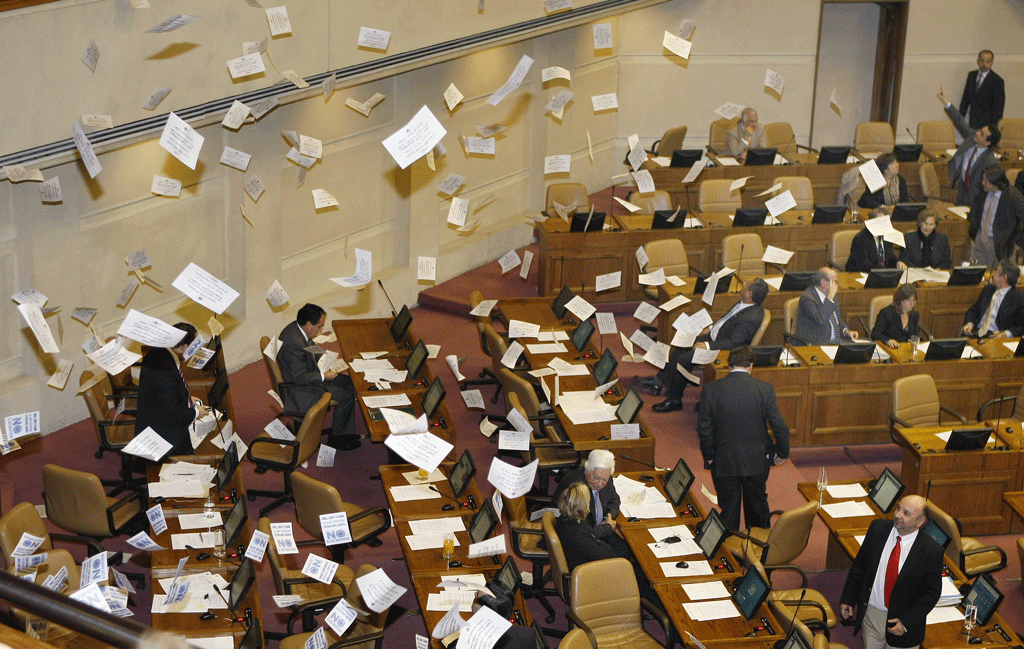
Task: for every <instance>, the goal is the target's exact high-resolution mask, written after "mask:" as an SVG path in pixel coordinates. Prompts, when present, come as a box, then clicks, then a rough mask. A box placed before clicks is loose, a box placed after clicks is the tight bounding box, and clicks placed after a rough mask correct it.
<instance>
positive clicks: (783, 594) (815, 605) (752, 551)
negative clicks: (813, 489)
mask: <svg viewBox="0 0 1024 649" xmlns="http://www.w3.org/2000/svg"><path fill="white" fill-rule="evenodd" d="M815 504H817V503H815ZM759 553H760V549H758V548H754V547H748V548H746V552H745V553H744V554H742V555H741V556H740V557H739V560H740V561H741V562H742V563H743V565H745V566H747V567H748V568H749V569H750V570H757V571H758V572H760V573H761V576H762V577H764V578H765V579H766V580H768V582H769V583H771V575H772V573H773V572H775V571H778V570H782V571H786V572H795V573H797V574H799V575H800V578H801V584H800V587H799V588H787V589H773V590H772V592H771V593H769V595H768V606H769V608H771V609H772V612H773V613H775V614H776V616H778V618H779V621H784V622H785V623H786V628H788V627H789V622H790V620H792V619H793V618H794V617H795V616H799V618H798V620H799V621H800V622H801V623H802V624H806V625H808V627H809V628H815V629H819V630H821V631H824V632H825V633H826V634H827V633H828V630H829V629H833V628H835V626H836V624H837V623H838V622H839V618H838V617H836V614H835V611H833V610H832V607H831V606H830V605H829V603H828V599H827V598H826V597H825V596H824V595H822V594H821V593H820V592H818V591H816V590H814V589H813V588H807V575H806V574H805V573H804V571H803V570H801V569H800V568H798V567H797V566H794V565H791V564H786V565H782V566H777V567H774V568H768V569H766V568H765V566H764V565H763V564H762V563H761V562H760V561H759V560H758V558H757V555H758V554H759ZM798 604H799V606H800V611H799V612H797V610H796V607H797V605H798Z"/></svg>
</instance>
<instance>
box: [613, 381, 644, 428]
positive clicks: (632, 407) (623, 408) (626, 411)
mask: <svg viewBox="0 0 1024 649" xmlns="http://www.w3.org/2000/svg"><path fill="white" fill-rule="evenodd" d="M643 406H644V401H643V399H641V398H640V394H639V393H638V392H637V391H636V389H635V388H630V389H629V392H627V393H626V396H624V397H622V401H620V402H619V407H618V408H616V409H615V416H616V417H618V419H619V421H620V422H621V423H623V424H632V423H633V420H634V419H636V416H637V413H639V412H640V408H643Z"/></svg>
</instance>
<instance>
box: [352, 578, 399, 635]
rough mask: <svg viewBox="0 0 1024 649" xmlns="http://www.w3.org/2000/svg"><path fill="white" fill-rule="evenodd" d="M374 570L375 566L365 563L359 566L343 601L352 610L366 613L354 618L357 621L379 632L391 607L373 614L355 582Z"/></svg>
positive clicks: (357, 583)
mask: <svg viewBox="0 0 1024 649" xmlns="http://www.w3.org/2000/svg"><path fill="white" fill-rule="evenodd" d="M376 570H377V567H376V566H371V565H370V564H367V563H364V564H363V565H361V566H359V569H358V570H356V574H355V577H353V578H352V583H351V584H349V585H348V590H347V592H346V593H345V601H347V602H348V603H349V604H350V605H351V606H352V608H355V609H359V610H360V611H366V613H367V614H366V615H365V616H364V615H360V616H359V617H358V618H356V619H357V620H360V621H364V622H365V623H366V624H367V625H369V626H370V627H372V628H373V629H374V630H375V631H380V630H382V629H383V628H384V623H385V622H386V621H387V619H388V611H390V610H391V607H390V606H389V607H387V608H386V609H384V610H383V611H381V612H380V613H374V612H373V611H372V610H370V607H369V606H367V605H366V601H365V600H364V599H363V594H362V592H361V591H360V589H359V582H358V581H357V580H358V579H360V578H362V577H363V576H365V575H368V574H370V573H371V572H375V571H376Z"/></svg>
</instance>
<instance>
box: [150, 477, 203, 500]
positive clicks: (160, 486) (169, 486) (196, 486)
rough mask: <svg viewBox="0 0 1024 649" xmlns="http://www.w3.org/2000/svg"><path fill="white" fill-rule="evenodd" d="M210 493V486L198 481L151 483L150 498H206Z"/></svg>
mask: <svg viewBox="0 0 1024 649" xmlns="http://www.w3.org/2000/svg"><path fill="white" fill-rule="evenodd" d="M209 492H210V487H209V485H208V484H207V483H202V482H199V481H198V480H175V481H173V482H150V483H149V497H150V498H159V497H163V498H205V497H206V496H207V494H209Z"/></svg>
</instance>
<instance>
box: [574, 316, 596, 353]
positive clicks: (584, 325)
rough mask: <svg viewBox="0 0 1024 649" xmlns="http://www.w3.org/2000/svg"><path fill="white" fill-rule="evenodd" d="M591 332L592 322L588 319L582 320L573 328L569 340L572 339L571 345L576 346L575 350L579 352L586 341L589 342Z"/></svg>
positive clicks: (585, 344)
mask: <svg viewBox="0 0 1024 649" xmlns="http://www.w3.org/2000/svg"><path fill="white" fill-rule="evenodd" d="M593 333H594V323H593V322H591V321H590V320H584V321H583V322H581V323H579V325H577V327H576V329H574V330H573V332H572V336H570V337H569V340H571V341H572V346H573V347H575V348H576V351H578V352H581V351H583V348H584V347H586V346H587V343H588V342H590V336H591V335H592V334H593Z"/></svg>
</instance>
